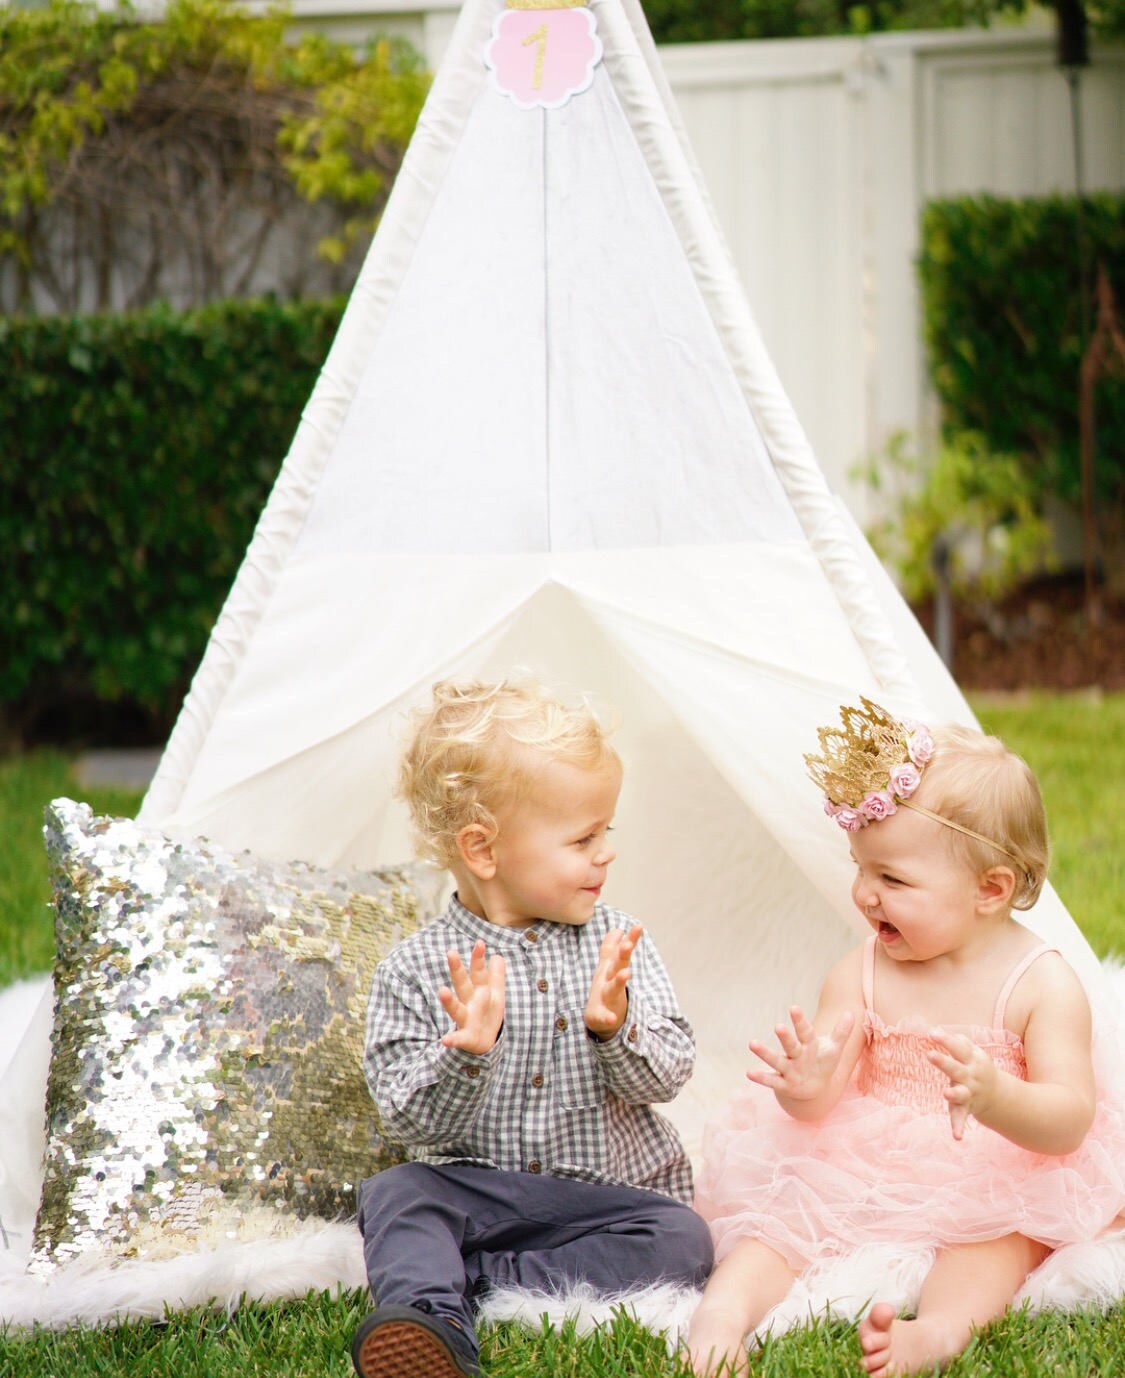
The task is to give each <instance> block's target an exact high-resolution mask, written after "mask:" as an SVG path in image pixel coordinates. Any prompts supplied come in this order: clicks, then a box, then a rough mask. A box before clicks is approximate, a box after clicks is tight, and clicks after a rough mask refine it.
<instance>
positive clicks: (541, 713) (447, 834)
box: [398, 676, 621, 866]
mask: <svg viewBox="0 0 1125 1378" xmlns="http://www.w3.org/2000/svg"><path fill="white" fill-rule="evenodd" d="M432 693H433V700H432V702H431V704H430V705H429V706H428V707H425V708H419V709H417V710H416V711H415V712H414V713H413V714H412V724H411V733H410V736H409V739H408V741H407V745H406V749H405V750H404V752H403V755H402V760H401V763H400V767H399V782H398V792H399V794H400V795H401V797H402V798H403V799H404V800H405V801H406V803H407V806H408V807H409V809H410V817H411V820H412V822H413V824H414V830H415V834H416V840H417V844H418V851H419V853H420V854H421V855H422V856H424V857H428V858H429V859H430V860H432V861H436V862H437V863H438V864H439V865H441V866H450V865H451V864H452V863H453V862H454V861H456V859H457V856H458V850H457V836H458V834H459V833H460V832H461V830H462V828H464V827H466V826H467V825H468V824H471V823H479V824H482V825H483V826H484V827H485V828H486V829H487V830H488V832H489V835H490V836H492V837H495V836H496V835H497V833H498V832H499V826H498V824H497V821H496V816H495V813H494V810H496V809H498V808H499V807H501V806H502V805H504V804H508V803H511V802H512V801H513V800H514V799H517V798H519V796H520V795H521V793H523V792H524V791H525V790H526V789H527V788H528V786H529V784H530V783H531V782H532V780H533V779H534V776H535V774H536V773H537V767H541V766H542V765H543V764H544V763H545V762H547V761H566V762H568V763H569V764H571V765H576V766H579V767H581V768H582V769H584V770H594V771H596V770H615V771H618V772H619V771H620V770H621V759H620V757H619V756H618V754H617V752H616V751H615V750H614V749H613V747H612V746H611V745H610V743H609V740H608V731H607V729H606V728H605V727H603V725H602V724H601V722H599V720H598V718H597V716H596V715H595V713H594V711H593V709H592V708H591V707H590V705H589V704H588V703H587V702H586V701H585V700H581V701H580V702H578V703H577V704H574V705H568V704H566V703H564V702H563V701H562V700H561V699H560V698H558V697H556V696H555V695H554V694H552V693H550V692H548V691H547V690H546V689H545V688H544V687H543V686H542V685H541V684H539V683H538V682H537V681H536V680H534V679H532V678H530V677H526V678H525V677H522V676H521V677H518V678H517V677H510V678H507V679H503V680H499V681H495V682H489V681H485V680H441V681H439V682H438V683H437V684H435V685H434V686H433V691H432Z"/></svg>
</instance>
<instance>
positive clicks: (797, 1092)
mask: <svg viewBox="0 0 1125 1378" xmlns="http://www.w3.org/2000/svg"><path fill="white" fill-rule="evenodd" d="M789 1018H790V1019H791V1020H792V1021H793V1027H792V1029H790V1028H789V1027H788V1026H787V1025H785V1024H778V1025H776V1026H775V1028H774V1032H775V1033H776V1034H777V1041H778V1042H779V1043H780V1044H781V1051H780V1052H775V1051H774V1049H772V1048H769V1047H767V1046H766V1045H765V1044H764V1043H758V1042H756V1041H754V1040H751V1043H750V1051H751V1052H752V1053H753V1054H754V1056H755V1057H758V1058H761V1060H762V1061H763V1062H764V1063H765V1064H766V1067H767V1068H768V1069H769V1070H768V1071H767V1070H765V1069H763V1068H760V1067H752V1068H751V1069H750V1071H748V1072H747V1073H746V1075H747V1077H749V1079H750V1080H751V1081H756V1082H757V1083H758V1085H759V1086H768V1087H769V1088H770V1090H771V1091H775V1092H776V1093H777V1094H778V1095H782V1096H789V1097H790V1098H791V1099H792V1100H812V1099H813V1097H814V1096H819V1095H820V1093H821V1092H822V1091H823V1090H824V1088H825V1086H826V1085H827V1084H828V1081H829V1080H830V1078H831V1076H832V1073H833V1072H834V1071H835V1070H836V1068H837V1066H838V1065H839V1062H840V1057H841V1055H842V1054H843V1051H844V1045H845V1044H846V1043H847V1041H848V1035H849V1034H850V1033H851V1031H852V1028H853V1026H854V1025H855V1015H854V1014H852V1012H851V1011H850V1010H848V1011H846V1012H845V1013H844V1014H842V1015H841V1016H840V1018H839V1019H838V1020H837V1021H836V1027H835V1028H834V1029H833V1030H832V1032H831V1033H830V1034H829V1035H828V1037H827V1038H818V1037H817V1032H816V1029H815V1028H814V1027H813V1026H812V1024H811V1023H810V1022H809V1020H808V1018H807V1017H806V1015H805V1013H804V1011H803V1010H802V1009H801V1008H800V1006H798V1005H794V1006H793V1008H792V1009H791V1010H790V1011H789Z"/></svg>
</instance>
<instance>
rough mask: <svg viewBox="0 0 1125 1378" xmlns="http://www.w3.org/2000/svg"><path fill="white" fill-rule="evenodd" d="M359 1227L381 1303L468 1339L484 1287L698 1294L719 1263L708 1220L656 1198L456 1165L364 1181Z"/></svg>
mask: <svg viewBox="0 0 1125 1378" xmlns="http://www.w3.org/2000/svg"><path fill="white" fill-rule="evenodd" d="M359 1228H360V1231H361V1233H362V1235H363V1256H364V1261H365V1263H366V1265H367V1278H368V1281H369V1283H370V1284H371V1293H372V1295H373V1296H374V1298H375V1301H376V1302H377V1304H379V1305H384V1306H386V1305H399V1306H420V1307H421V1309H422V1310H424V1311H428V1312H430V1313H431V1314H432V1315H435V1316H438V1317H441V1318H442V1319H445V1320H452V1321H456V1322H457V1323H458V1324H459V1325H460V1326H461V1327H462V1328H463V1329H464V1331H465V1334H466V1337H467V1338H469V1339H470V1340H472V1338H473V1335H474V1331H473V1309H472V1302H473V1299H474V1298H475V1297H479V1296H480V1295H481V1294H482V1292H483V1291H484V1290H487V1288H488V1287H489V1286H492V1287H522V1288H530V1289H533V1290H536V1291H548V1292H550V1291H558V1290H560V1289H561V1288H565V1287H567V1286H568V1285H571V1284H574V1283H578V1282H583V1283H588V1284H589V1285H590V1286H591V1287H592V1288H593V1289H594V1291H595V1292H598V1293H601V1294H611V1293H614V1292H622V1291H625V1290H626V1289H628V1288H630V1287H641V1286H644V1285H646V1284H648V1283H653V1282H671V1283H677V1284H680V1285H688V1286H700V1285H702V1283H703V1281H704V1280H705V1279H706V1277H707V1274H708V1273H709V1272H710V1271H711V1264H712V1261H713V1257H714V1255H713V1251H712V1246H711V1236H710V1233H709V1231H708V1229H707V1226H706V1225H705V1224H704V1222H703V1220H702V1219H701V1218H700V1217H699V1216H698V1215H696V1213H695V1212H694V1211H693V1210H692V1209H691V1208H690V1207H688V1206H684V1205H682V1204H681V1203H680V1202H678V1201H673V1200H672V1199H671V1198H670V1197H667V1196H661V1195H660V1194H659V1193H658V1192H654V1191H645V1190H643V1189H642V1188H640V1187H619V1186H607V1185H603V1184H601V1183H593V1182H577V1181H572V1180H571V1179H569V1178H562V1177H550V1176H537V1175H535V1174H533V1173H530V1172H501V1171H499V1170H498V1169H495V1168H486V1167H466V1166H462V1165H459V1164H443V1165H441V1166H433V1165H431V1164H429V1163H403V1164H401V1165H400V1166H398V1167H392V1168H388V1169H387V1170H386V1171H385V1172H381V1173H379V1175H378V1176H377V1177H369V1178H368V1179H367V1180H366V1181H365V1182H363V1183H362V1185H361V1186H360V1189H359Z"/></svg>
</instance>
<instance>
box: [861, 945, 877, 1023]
mask: <svg viewBox="0 0 1125 1378" xmlns="http://www.w3.org/2000/svg"><path fill="white" fill-rule="evenodd" d="M863 1008H864V1009H865V1010H867V1011H868V1012H869V1013H870V1012H871V1011H872V1010H874V1008H875V935H874V934H872V935H871V937H870V938H868V940H867V941H866V942H865V943H864V945H863Z"/></svg>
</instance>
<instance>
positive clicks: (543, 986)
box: [535, 976, 550, 994]
mask: <svg viewBox="0 0 1125 1378" xmlns="http://www.w3.org/2000/svg"><path fill="white" fill-rule="evenodd" d="M535 989H536V990H538V991H542V992H544V994H545V993H546V992H547V991H548V990H549V989H550V983H549V982H548V980H547V978H546V977H545V976H540V978H539V980H538V981H536V983H535Z"/></svg>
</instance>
